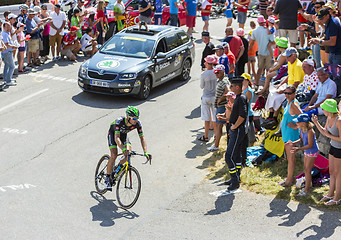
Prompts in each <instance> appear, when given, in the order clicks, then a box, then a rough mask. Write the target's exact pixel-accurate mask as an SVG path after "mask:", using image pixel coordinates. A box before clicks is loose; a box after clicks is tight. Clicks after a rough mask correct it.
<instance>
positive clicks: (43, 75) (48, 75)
mask: <svg viewBox="0 0 341 240" xmlns="http://www.w3.org/2000/svg"><path fill="white" fill-rule="evenodd" d="M28 75H29V76H32V77H36V78H41V79H39V82H41V80H44V79H51V80H55V81H60V82H70V83H77V82H78V80H77V79H74V78H65V77H56V76H52V75H50V74H44V73H33V72H31V73H28Z"/></svg>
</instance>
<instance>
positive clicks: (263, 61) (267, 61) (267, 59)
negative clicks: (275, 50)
mask: <svg viewBox="0 0 341 240" xmlns="http://www.w3.org/2000/svg"><path fill="white" fill-rule="evenodd" d="M257 60H258V69H266V70H268V69H269V68H271V67H272V58H271V56H270V55H267V56H263V55H258V56H257Z"/></svg>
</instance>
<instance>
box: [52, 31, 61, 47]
mask: <svg viewBox="0 0 341 240" xmlns="http://www.w3.org/2000/svg"><path fill="white" fill-rule="evenodd" d="M62 39H63V35H60V34H58V33H56V34H55V35H53V36H51V35H50V47H54V45H55V44H56V43H57V47H58V48H60V47H61V45H62Z"/></svg>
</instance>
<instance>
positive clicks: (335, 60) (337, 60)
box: [329, 53, 341, 65]
mask: <svg viewBox="0 0 341 240" xmlns="http://www.w3.org/2000/svg"><path fill="white" fill-rule="evenodd" d="M329 63H330V64H338V65H341V55H335V53H329Z"/></svg>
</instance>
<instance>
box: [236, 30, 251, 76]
mask: <svg viewBox="0 0 341 240" xmlns="http://www.w3.org/2000/svg"><path fill="white" fill-rule="evenodd" d="M236 33H237V36H238V37H240V39H241V40H242V42H243V46H244V50H243V54H242V56H241V57H240V58H239V60H238V61H237V74H238V75H242V74H243V73H244V72H245V64H246V63H247V62H248V58H249V57H248V52H249V41H248V40H247V39H246V38H245V37H244V29H242V28H238V29H237V32H236ZM250 77H251V76H250ZM250 80H251V79H250Z"/></svg>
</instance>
